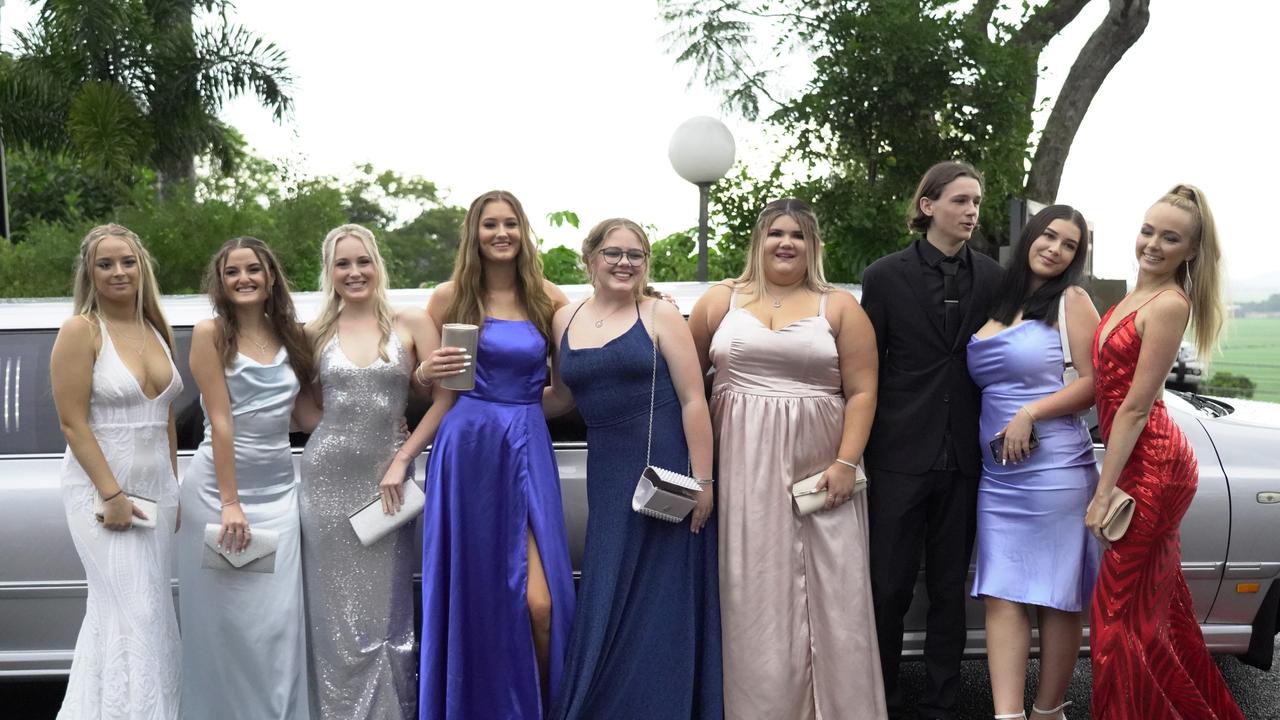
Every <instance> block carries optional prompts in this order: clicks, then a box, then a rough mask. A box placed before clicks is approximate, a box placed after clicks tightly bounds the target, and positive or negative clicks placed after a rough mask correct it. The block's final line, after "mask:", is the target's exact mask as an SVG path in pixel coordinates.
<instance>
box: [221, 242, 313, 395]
mask: <svg viewBox="0 0 1280 720" xmlns="http://www.w3.org/2000/svg"><path fill="white" fill-rule="evenodd" d="M240 249H249V250H252V251H253V254H254V255H256V256H257V257H258V262H260V263H262V266H263V267H264V268H266V270H267V282H269V283H270V286H269V288H268V294H267V305H266V308H265V310H266V315H267V323H268V324H269V325H271V329H272V330H273V331H275V334H276V337H278V338H280V344H281V345H284V349H285V351H286V352H288V353H289V365H290V366H292V367H293V374H294V375H296V376H298V381H299V382H301V383H304V384H306V383H309V382H311V381H312V380H313V379H314V378H315V360H314V355H313V354H312V352H311V344H310V343H308V342H307V334H306V332H305V331H304V330H303V329H302V325H301V324H300V323H299V322H298V313H297V311H295V310H294V308H293V298H292V296H290V295H289V279H288V278H287V277H285V274H284V270H283V269H282V268H281V267H280V261H278V260H276V256H275V253H273V252H271V248H269V247H267V245H266V243H264V242H262V241H261V240H259V239H258V238H255V237H248V236H243V237H238V238H234V239H231V240H228V241H226V242H225V243H223V244H222V247H220V248H218V252H216V253H214V256H213V259H212V260H210V261H209V269H208V270H207V271H206V272H205V274H204V288H203V289H204V292H205V293H207V294H208V295H209V302H210V303H211V304H212V305H213V309H214V311H215V312H216V313H217V314H218V316H217V318H215V322H217V324H218V329H219V330H221V331H222V342H221V347H220V348H219V349H220V351H221V353H222V364H223V366H224V367H230V366H231V364H232V363H233V362H235V358H236V353H237V352H238V351H239V345H238V343H237V342H236V335H237V334H238V333H239V331H240V320H239V318H238V317H237V316H236V311H235V305H234V304H233V303H232V302H231V296H230V295H228V294H227V287H226V285H225V284H223V282H222V270H223V268H224V267H225V266H226V264H227V256H229V255H230V254H231V251H232V250H240Z"/></svg>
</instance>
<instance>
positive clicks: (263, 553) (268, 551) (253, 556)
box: [200, 523, 280, 573]
mask: <svg viewBox="0 0 1280 720" xmlns="http://www.w3.org/2000/svg"><path fill="white" fill-rule="evenodd" d="M221 531H222V525H220V524H218V523H209V524H208V525H205V526H204V556H203V557H202V558H201V559H200V567H203V568H209V569H210V570H243V571H245V572H257V573H273V572H275V571H276V547H277V546H278V545H279V544H280V533H278V532H276V531H275V530H262V529H259V528H254V529H253V532H252V533H250V538H249V547H246V548H245V549H244V552H242V553H237V552H234V551H229V550H227V549H226V548H225V547H223V546H221V545H219V544H218V533H219V532H221Z"/></svg>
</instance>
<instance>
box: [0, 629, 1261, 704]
mask: <svg viewBox="0 0 1280 720" xmlns="http://www.w3.org/2000/svg"><path fill="white" fill-rule="evenodd" d="M1277 637H1278V640H1277V643H1276V655H1275V657H1274V660H1273V664H1272V666H1271V670H1270V671H1268V672H1263V671H1261V670H1258V669H1257V668H1253V667H1249V666H1248V665H1245V664H1244V663H1242V662H1240V661H1239V660H1237V659H1235V658H1234V657H1230V656H1220V657H1219V658H1218V668H1219V669H1220V670H1222V675H1223V677H1225V678H1226V680H1227V685H1228V686H1230V687H1231V692H1232V694H1233V695H1235V698H1236V702H1238V703H1240V709H1241V710H1243V711H1244V716H1245V718H1247V719H1248V720H1280V636H1277ZM1031 664H1032V670H1033V671H1034V670H1036V661H1034V660H1032V661H1031ZM901 678H902V683H903V684H904V687H905V689H906V691H907V694H908V696H914V695H918V694H919V693H920V691H921V690H922V689H923V688H924V664H923V663H920V662H905V663H903V665H902V675H901ZM962 680H963V683H964V686H963V688H962V690H961V699H960V720H989V718H990V717H991V716H992V715H993V714H994V713H993V711H992V708H991V692H990V688H991V683H990V679H989V678H988V677H987V664H986V662H984V661H982V660H967V661H965V663H964V668H963V671H962ZM1091 682H1092V677H1091V675H1090V672H1089V659H1088V658H1081V659H1080V662H1078V663H1076V670H1075V674H1074V676H1073V677H1072V680H1071V687H1070V688H1069V689H1068V692H1067V699H1068V700H1072V701H1074V704H1073V705H1071V706H1070V707H1068V708H1067V717H1068V718H1069V719H1070V720H1085V719H1086V718H1088V717H1089V687H1090V684H1091ZM65 690H66V681H65V680H43V681H32V682H5V681H0V717H2V718H5V719H6V720H45V719H46V718H49V719H52V718H53V717H54V716H55V715H57V713H58V706H59V705H60V704H61V703H62V694H63V692H64V691H65ZM1033 693H1034V687H1033V685H1032V684H1031V683H1030V682H1028V683H1027V698H1028V700H1027V702H1028V704H1030V699H1031V697H1032V694H1033ZM779 720H785V719H781V718H780V719H779ZM836 720H843V719H839V718H837V719H836ZM850 720H856V716H854V715H850ZM1188 720H1195V719H1193V718H1189V719H1188Z"/></svg>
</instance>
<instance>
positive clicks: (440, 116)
mask: <svg viewBox="0 0 1280 720" xmlns="http://www.w3.org/2000/svg"><path fill="white" fill-rule="evenodd" d="M1106 6H1107V3H1106V2H1105V1H1104V0H1093V2H1092V3H1090V5H1089V6H1088V7H1087V8H1086V9H1085V11H1084V12H1083V13H1082V14H1081V15H1080V17H1079V18H1077V20H1076V21H1075V22H1074V23H1072V25H1071V26H1070V27H1069V28H1068V31H1067V32H1066V33H1064V34H1063V35H1062V36H1060V37H1059V38H1057V39H1055V40H1054V42H1053V43H1052V44H1051V45H1050V47H1049V48H1048V50H1047V51H1046V53H1045V54H1044V55H1043V56H1042V57H1041V64H1042V65H1043V66H1045V68H1046V69H1045V71H1044V73H1043V75H1042V81H1041V86H1040V91H1041V92H1042V93H1043V94H1046V95H1052V94H1054V93H1056V90H1057V86H1058V85H1060V84H1061V82H1062V79H1063V78H1064V77H1065V75H1066V72H1067V70H1068V69H1069V67H1070V64H1071V62H1072V61H1073V60H1074V58H1075V55H1076V52H1077V51H1078V50H1079V48H1080V47H1081V46H1082V45H1083V44H1084V42H1085V40H1086V39H1087V38H1088V36H1089V34H1090V33H1091V32H1092V31H1093V29H1094V28H1095V27H1096V26H1097V24H1098V22H1099V20H1100V19H1101V18H1102V16H1103V15H1104V14H1105V12H1106ZM657 12H658V10H657V6H656V3H655V2H654V0H544V1H539V2H529V1H528V0H524V1H521V0H491V1H475V2H439V1H436V2H423V3H407V2H391V1H387V0H365V1H364V2H359V3H352V2H333V1H330V0H311V1H307V2H304V1H302V0H239V2H238V3H237V11H236V17H237V18H238V20H239V21H240V22H242V23H244V24H245V25H247V26H248V27H249V28H251V29H252V30H253V31H255V32H257V33H259V34H261V35H262V36H264V37H266V38H268V39H270V40H272V41H274V42H275V43H276V44H278V45H280V46H281V47H283V48H284V49H285V50H286V52H287V53H288V56H289V63H290V66H291V68H292V70H293V73H294V75H295V76H296V77H297V83H296V86H295V87H294V98H295V100H296V103H297V107H296V112H295V114H294V117H293V118H292V120H291V121H290V122H288V123H287V124H286V125H284V126H277V125H273V124H272V122H271V120H270V117H269V116H268V114H267V113H266V112H265V111H263V110H261V109H259V108H257V106H256V104H255V103H254V102H253V101H252V100H243V101H237V102H234V103H232V104H231V105H229V106H228V108H227V110H226V112H225V113H224V118H225V119H226V120H227V121H228V122H230V123H231V124H232V125H234V126H236V127H237V128H240V129H241V130H242V131H243V132H244V133H245V135H246V136H247V138H248V140H249V142H250V143H251V144H252V145H253V146H254V147H255V148H256V149H257V151H258V152H260V153H261V154H264V155H266V156H268V157H271V158H275V159H279V160H284V161H287V162H289V163H291V164H293V165H294V166H295V167H297V168H299V169H301V170H303V171H305V172H312V173H326V174H336V175H340V176H341V175H344V174H349V172H350V168H351V167H352V166H353V165H355V164H357V163H362V162H370V163H373V164H374V165H375V166H376V167H378V168H387V169H394V170H396V171H399V172H402V173H406V174H416V175H421V176H423V177H425V178H427V179H429V180H432V181H434V182H436V183H438V184H439V185H441V186H442V187H444V188H445V189H446V190H447V193H448V200H449V201H451V202H453V203H455V204H459V205H466V204H467V203H469V201H470V200H471V198H473V197H474V196H476V195H477V194H479V193H481V192H483V191H485V190H488V189H491V188H505V189H509V190H511V191H513V192H515V193H516V194H517V195H518V196H519V197H520V198H521V199H522V200H523V202H524V204H525V206H526V209H527V210H528V211H529V213H530V215H531V216H532V219H533V221H534V223H535V227H538V228H543V226H545V222H544V221H543V218H544V216H545V215H546V214H547V213H549V212H552V211H556V210H564V209H568V210H573V211H575V212H577V213H578V214H579V215H580V216H581V217H582V221H583V223H585V224H590V223H592V222H594V221H595V220H598V219H601V218H604V217H608V216H614V215H625V216H628V217H631V218H633V219H635V220H638V221H640V222H642V223H649V224H653V225H656V226H657V227H658V229H659V231H660V233H663V234H665V233H667V232H671V231H675V230H679V229H683V228H686V227H690V226H692V225H694V224H695V223H696V221H697V191H696V189H695V188H694V187H693V186H692V185H689V184H687V183H685V182H684V181H683V180H681V179H680V178H679V177H678V176H676V175H675V173H674V172H673V171H672V170H671V166H670V164H669V162H668V160H667V155H666V153H667V143H668V141H669V139H670V136H671V132H672V131H673V130H674V129H675V127H676V126H677V125H679V124H680V122H682V121H683V120H685V119H686V118H688V117H691V116H694V115H714V116H717V117H720V118H721V119H723V120H724V121H725V122H726V124H727V125H728V126H729V127H730V129H731V130H732V131H733V133H734V135H735V137H736V138H737V142H738V146H739V156H740V158H742V159H744V160H745V161H747V162H748V164H749V165H751V166H753V167H756V168H759V169H767V167H768V164H769V161H770V160H771V159H772V157H773V155H772V153H773V152H774V151H773V149H772V148H773V146H774V143H773V140H772V139H771V138H770V137H769V136H768V135H767V131H766V130H765V129H764V128H761V127H759V126H753V125H751V124H748V123H745V122H743V121H741V120H740V119H739V118H736V117H733V116H730V115H725V113H724V112H723V111H722V110H721V109H720V107H719V98H718V96H716V95H714V94H712V93H710V92H708V91H707V90H705V89H704V88H703V87H702V86H701V84H700V83H697V82H695V83H694V84H693V85H692V86H689V85H688V83H689V80H690V79H691V77H692V70H691V69H690V68H688V67H685V66H680V67H677V66H676V65H675V61H674V57H673V56H672V55H671V54H669V52H668V47H667V43H666V41H664V40H663V39H662V36H663V34H664V33H665V32H666V31H667V30H668V29H669V28H667V27H666V26H664V25H663V24H662V23H661V22H660V21H659V20H658V18H657ZM33 17H34V11H33V9H32V8H31V6H30V5H29V4H28V3H26V2H23V0H7V2H6V3H5V5H4V8H3V10H2V11H0V31H2V32H3V35H0V42H4V43H8V42H9V41H10V39H11V38H10V36H9V33H10V32H11V29H12V28H13V27H14V26H15V25H17V26H24V25H26V24H27V23H29V22H30V21H31V20H32V18H33ZM1276 27H1280V3H1276V2H1271V0H1220V1H1218V2H1213V3H1208V2H1201V1H1198V0H1154V1H1153V2H1152V3H1151V23H1150V25H1149V26H1148V27H1147V30H1146V33H1145V34H1144V35H1143V37H1142V38H1141V39H1140V40H1139V41H1138V43H1137V45H1135V46H1134V47H1133V48H1132V49H1130V50H1129V52H1128V53H1127V54H1126V55H1125V57H1124V59H1123V60H1121V62H1120V64H1119V65H1118V66H1117V67H1116V68H1115V70H1113V71H1112V73H1111V74H1110V76H1109V77H1108V78H1107V80H1106V83H1105V84H1104V85H1103V87H1102V90H1101V91H1100V92H1099V94H1098V96H1097V97H1096V99H1095V100H1094V102H1093V104H1092V106H1091V107H1090V109H1089V112H1088V114H1087V116H1086V117H1085V120H1084V124H1083V125H1082V126H1081V128H1080V132H1079V134H1078V135H1077V136H1076V140H1075V143H1074V145H1073V146H1072V150H1071V156H1070V158H1069V159H1068V161H1067V166H1066V171H1065V173H1064V176H1063V181H1062V187H1061V191H1060V193H1059V200H1060V201H1062V202H1068V203H1071V204H1073V205H1076V206H1077V207H1079V208H1080V209H1081V210H1082V211H1083V212H1084V213H1085V215H1086V217H1088V218H1089V220H1090V221H1091V223H1092V224H1093V225H1094V229H1095V233H1096V238H1097V248H1096V255H1095V264H1094V269H1095V273H1096V274H1098V275H1100V276H1103V277H1116V278H1126V279H1129V278H1131V277H1132V275H1133V274H1134V272H1135V271H1136V265H1135V263H1134V261H1133V247H1134V243H1133V240H1134V238H1135V237H1136V233H1137V229H1138V226H1139V224H1140V223H1141V219H1142V214H1143V212H1144V211H1145V210H1146V208H1147V207H1148V206H1149V205H1150V204H1151V202H1152V201H1153V200H1154V199H1155V198H1157V197H1158V196H1159V195H1160V194H1161V193H1162V192H1164V191H1165V190H1167V189H1168V188H1169V187H1170V186H1172V185H1173V184H1174V183H1176V182H1182V181H1185V182H1191V183H1195V184H1197V185H1200V186H1201V187H1202V188H1203V189H1204V190H1205V192H1206V193H1207V195H1208V197H1209V199H1210V201H1211V203H1212V205H1213V209H1214V212H1215V214H1216V216H1217V218H1218V224H1219V226H1220V234H1221V236H1222V238H1223V244H1224V253H1225V255H1226V258H1227V261H1228V264H1229V268H1230V275H1231V276H1232V280H1233V285H1234V290H1235V295H1236V297H1238V298H1239V299H1245V300H1248V299H1253V298H1255V297H1257V296H1258V295H1263V296H1265V295H1266V294H1267V293H1269V292H1280V279H1277V278H1280V252H1277V251H1276V248H1275V247H1274V245H1275V239H1273V238H1271V237H1270V231H1266V230H1265V229H1264V230H1263V231H1257V230H1251V229H1250V227H1249V222H1251V218H1254V219H1256V217H1258V216H1257V215H1255V214H1254V213H1256V212H1257V211H1258V210H1259V209H1265V208H1268V207H1272V206H1274V205H1275V201H1274V200H1273V199H1272V193H1274V192H1275V190H1274V189H1273V188H1274V186H1275V182H1274V179H1273V178H1271V177H1269V176H1268V177H1267V178H1266V179H1264V177H1263V173H1264V172H1266V168H1268V167H1272V168H1274V167H1276V166H1277V161H1280V133H1278V132H1277V130H1276V119H1275V115H1274V112H1273V107H1274V104H1275V103H1274V101H1273V99H1272V95H1273V93H1274V76H1273V74H1272V73H1273V70H1274V69H1275V66H1276V64H1277V62H1276V60H1277V53H1276V50H1275V47H1276V40H1275V37H1274V31H1275V28H1276ZM803 63H804V61H803V59H795V60H794V62H792V65H793V67H794V68H796V69H797V71H798V73H799V74H802V71H803V68H804V64H803ZM1042 119H1043V118H1042ZM1259 192H1263V193H1266V199H1265V200H1262V202H1263V205H1262V206H1260V207H1258V206H1254V203H1255V202H1258V201H1259V200H1258V193H1259ZM1002 209H1003V208H1000V207H998V206H997V205H995V204H993V205H992V206H991V207H990V208H989V210H988V212H987V214H985V215H984V218H983V219H984V221H985V222H987V223H992V222H999V223H1001V224H1003V223H1004V222H1005V220H1004V218H1003V217H1000V218H997V217H996V213H997V212H1000V211H1002ZM541 234H542V235H543V236H544V237H546V238H547V239H548V240H549V241H550V242H552V243H560V242H564V243H568V244H571V245H575V246H576V245H577V242H578V239H579V238H578V237H577V233H574V232H566V231H558V232H557V231H552V230H548V229H542V231H541Z"/></svg>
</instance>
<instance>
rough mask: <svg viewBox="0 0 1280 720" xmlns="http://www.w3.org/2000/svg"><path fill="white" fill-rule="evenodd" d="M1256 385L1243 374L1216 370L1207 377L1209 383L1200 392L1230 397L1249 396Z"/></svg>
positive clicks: (1251, 395)
mask: <svg viewBox="0 0 1280 720" xmlns="http://www.w3.org/2000/svg"><path fill="white" fill-rule="evenodd" d="M1255 388H1256V386H1255V385H1254V384H1253V381H1252V380H1250V379H1249V378H1247V377H1245V376H1244V375H1236V374H1235V373H1229V372H1216V373H1214V374H1213V377H1211V378H1209V384H1208V385H1207V386H1206V387H1205V388H1204V390H1203V391H1202V392H1204V393H1205V394H1207V395H1217V396H1219V397H1231V398H1246V399H1247V398H1251V397H1253V391H1254V389H1255Z"/></svg>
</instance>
